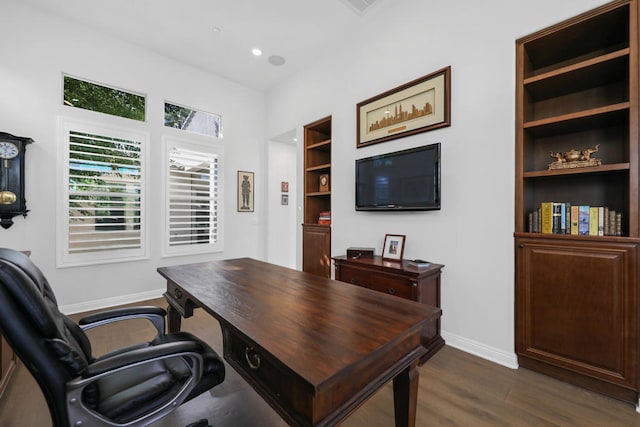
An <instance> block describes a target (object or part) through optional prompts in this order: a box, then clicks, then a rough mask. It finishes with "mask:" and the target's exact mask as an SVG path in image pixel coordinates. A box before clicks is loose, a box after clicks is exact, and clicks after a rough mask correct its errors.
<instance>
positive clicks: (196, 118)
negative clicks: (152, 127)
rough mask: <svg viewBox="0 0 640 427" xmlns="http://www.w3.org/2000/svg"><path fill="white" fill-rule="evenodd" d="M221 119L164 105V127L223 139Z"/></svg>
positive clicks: (216, 116)
mask: <svg viewBox="0 0 640 427" xmlns="http://www.w3.org/2000/svg"><path fill="white" fill-rule="evenodd" d="M220 120H221V117H220V116H219V115H217V114H211V113H207V112H204V111H198V110H194V109H193V108H189V107H183V106H180V105H176V104H171V103H169V102H165V103H164V125H165V126H167V127H170V128H177V129H181V130H186V131H189V132H195V133H199V134H201V135H206V136H213V137H214V138H222V131H221V124H220Z"/></svg>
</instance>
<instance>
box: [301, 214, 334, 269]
mask: <svg viewBox="0 0 640 427" xmlns="http://www.w3.org/2000/svg"><path fill="white" fill-rule="evenodd" d="M302 242H303V244H302V271H304V272H307V273H312V274H316V275H318V276H322V277H331V228H329V227H326V226H314V225H303V226H302Z"/></svg>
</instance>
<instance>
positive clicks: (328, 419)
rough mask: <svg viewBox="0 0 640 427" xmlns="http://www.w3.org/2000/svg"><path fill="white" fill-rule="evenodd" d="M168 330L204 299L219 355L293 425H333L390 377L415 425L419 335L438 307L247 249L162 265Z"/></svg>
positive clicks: (401, 418) (401, 419)
mask: <svg viewBox="0 0 640 427" xmlns="http://www.w3.org/2000/svg"><path fill="white" fill-rule="evenodd" d="M158 272H159V273H160V274H161V275H162V276H163V277H164V278H166V279H167V292H166V293H165V294H164V296H165V298H166V299H167V301H168V303H169V318H168V321H169V330H170V331H177V330H179V329H180V323H181V319H182V317H190V316H192V315H193V310H194V309H195V308H198V307H200V308H202V309H203V310H205V311H206V312H207V313H209V314H210V315H211V316H213V317H214V318H216V319H217V320H218V321H219V323H220V327H221V329H222V336H223V347H224V348H223V354H224V358H225V360H226V361H227V362H228V363H229V365H231V366H232V367H233V368H234V369H235V370H236V371H237V372H238V373H239V374H240V375H241V376H242V377H243V378H244V379H245V381H247V382H248V383H249V384H250V385H251V386H252V387H253V388H254V389H255V390H256V391H257V392H258V394H260V396H262V398H263V399H264V400H265V401H266V402H267V403H269V404H270V405H271V406H272V407H273V408H274V409H275V410H276V411H277V412H278V413H279V414H280V416H281V417H282V418H283V419H284V420H285V421H286V422H287V423H288V424H289V425H292V426H333V425H335V424H337V423H339V422H340V421H341V420H343V419H344V418H346V417H347V416H348V415H349V414H350V413H351V412H353V411H354V410H355V409H356V408H357V407H358V406H360V405H361V404H362V403H363V402H364V401H365V400H367V399H368V398H369V397H370V396H371V395H373V394H374V393H375V392H376V391H377V390H378V389H380V388H381V387H382V386H383V385H384V384H386V383H387V382H388V381H390V380H393V392H394V410H395V420H396V426H398V427H399V426H402V427H405V426H411V427H412V426H414V425H415V417H416V404H417V393H418V371H417V365H418V361H419V359H420V357H421V356H423V355H424V353H425V351H426V350H425V349H424V347H423V346H422V345H421V342H420V334H421V331H422V330H423V328H424V326H425V325H426V324H427V323H428V322H433V321H435V320H436V319H438V318H439V317H440V313H441V312H440V309H438V308H436V307H431V306H428V305H425V304H420V303H416V302H413V301H406V300H402V299H400V298H395V297H393V296H389V295H385V294H382V293H380V292H376V291H372V290H369V289H364V288H361V287H358V286H345V284H344V283H340V282H336V281H333V280H330V279H326V278H323V277H319V276H315V275H312V274H308V273H303V272H300V271H297V270H292V269H289V268H285V267H280V266H276V265H273V264H269V263H266V262H262V261H256V260H253V259H249V258H241V259H233V260H225V261H210V262H202V263H195V264H187V265H178V266H171V267H161V268H158Z"/></svg>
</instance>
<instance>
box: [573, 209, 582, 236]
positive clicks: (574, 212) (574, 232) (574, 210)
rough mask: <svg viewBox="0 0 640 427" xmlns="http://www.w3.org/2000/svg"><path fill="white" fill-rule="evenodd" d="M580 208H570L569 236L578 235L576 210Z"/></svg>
mask: <svg viewBox="0 0 640 427" xmlns="http://www.w3.org/2000/svg"><path fill="white" fill-rule="evenodd" d="M579 208H580V206H571V234H573V235H577V234H578V209H579Z"/></svg>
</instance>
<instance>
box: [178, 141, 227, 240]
mask: <svg viewBox="0 0 640 427" xmlns="http://www.w3.org/2000/svg"><path fill="white" fill-rule="evenodd" d="M168 151H169V152H168V161H169V164H168V167H169V170H168V174H167V176H168V183H167V184H168V185H167V188H168V194H167V197H168V233H169V235H168V244H169V248H178V247H185V246H194V245H210V246H216V244H217V243H219V242H218V210H219V206H218V203H219V182H218V181H219V180H218V177H219V156H218V155H216V154H213V153H210V152H200V151H194V150H190V149H186V148H183V147H177V146H171V147H169V150H168Z"/></svg>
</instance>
